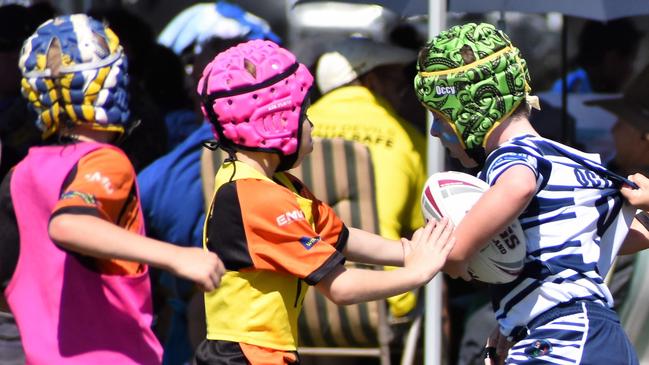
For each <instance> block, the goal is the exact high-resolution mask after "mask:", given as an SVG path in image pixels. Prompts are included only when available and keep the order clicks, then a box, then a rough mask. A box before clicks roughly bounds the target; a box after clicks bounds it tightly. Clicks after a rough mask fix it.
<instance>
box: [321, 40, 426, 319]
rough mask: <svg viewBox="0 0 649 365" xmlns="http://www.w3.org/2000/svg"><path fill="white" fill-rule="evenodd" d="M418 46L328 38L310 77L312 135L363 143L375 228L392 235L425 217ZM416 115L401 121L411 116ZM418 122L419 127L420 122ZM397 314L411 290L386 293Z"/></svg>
mask: <svg viewBox="0 0 649 365" xmlns="http://www.w3.org/2000/svg"><path fill="white" fill-rule="evenodd" d="M416 57H417V55H416V52H415V51H413V50H410V49H406V48H401V47H397V46H393V45H388V44H386V43H379V42H376V41H372V40H369V39H361V38H350V39H345V40H343V41H341V42H338V43H334V44H333V46H332V47H331V48H330V51H328V52H325V53H324V54H323V55H322V56H320V57H319V59H318V62H317V64H316V72H315V77H316V84H317V85H318V88H319V90H320V92H321V93H322V94H323V95H322V97H321V98H320V99H318V100H317V101H316V102H315V103H314V104H313V105H312V106H311V108H310V109H309V118H310V119H311V121H312V122H313V125H314V128H313V135H314V136H315V137H321V138H343V139H347V140H353V141H358V142H361V143H363V144H365V145H367V146H368V148H369V150H370V153H371V155H372V160H373V161H374V176H375V180H374V181H375V183H376V202H377V209H378V218H379V225H380V234H381V235H382V236H384V237H386V238H390V239H398V238H399V237H402V236H403V237H407V236H409V235H410V234H411V233H412V232H413V231H414V230H415V229H416V228H417V227H420V226H421V225H422V224H423V217H422V214H421V209H420V204H419V197H420V194H421V190H422V188H423V184H424V182H425V181H426V158H425V156H426V138H425V136H424V135H423V133H421V132H420V131H419V130H420V128H418V127H417V125H423V124H425V114H424V112H423V111H424V109H423V108H422V107H421V105H419V104H418V103H417V102H416V98H415V96H414V94H412V93H413V91H412V87H411V81H412V76H413V75H414V72H413V71H412V70H414V61H415V59H416ZM417 110H419V111H420V113H419V117H420V118H421V119H419V120H406V119H405V118H404V116H403V115H400V112H403V114H406V113H407V116H412V115H413V114H415V115H416V111H417ZM421 129H423V128H421ZM389 302H390V309H391V313H392V314H393V315H394V316H397V317H400V316H404V315H406V314H407V313H408V312H410V311H411V310H412V309H413V308H414V306H415V304H416V296H415V295H414V293H406V294H403V295H401V296H399V297H395V298H390V299H389Z"/></svg>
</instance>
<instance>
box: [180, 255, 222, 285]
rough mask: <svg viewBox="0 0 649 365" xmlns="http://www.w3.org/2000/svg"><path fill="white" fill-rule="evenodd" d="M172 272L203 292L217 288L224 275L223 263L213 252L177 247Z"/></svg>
mask: <svg viewBox="0 0 649 365" xmlns="http://www.w3.org/2000/svg"><path fill="white" fill-rule="evenodd" d="M179 248H180V249H179V250H178V253H177V256H176V258H175V259H174V262H173V264H172V265H173V266H172V270H171V271H172V272H173V273H174V274H176V275H178V276H181V277H183V278H185V279H188V280H191V281H194V282H196V283H197V284H198V285H199V286H200V287H201V289H202V290H203V291H206V292H210V291H212V290H214V289H216V288H218V287H219V285H220V284H221V277H222V276H223V274H224V273H225V267H224V266H223V262H221V260H220V259H219V257H218V256H217V255H216V254H215V253H214V252H209V251H205V250H203V249H202V248H198V247H179Z"/></svg>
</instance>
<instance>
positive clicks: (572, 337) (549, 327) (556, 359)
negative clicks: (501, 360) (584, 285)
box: [506, 301, 638, 365]
mask: <svg viewBox="0 0 649 365" xmlns="http://www.w3.org/2000/svg"><path fill="white" fill-rule="evenodd" d="M506 364H526V365H529V364H606V365H617V364H619V365H634V364H638V358H637V356H636V353H635V350H634V349H633V346H632V345H631V342H630V341H629V338H628V337H627V335H626V333H624V330H623V329H622V326H621V325H620V320H619V318H618V316H617V314H616V313H615V312H614V311H613V310H612V309H609V308H606V307H604V306H602V305H600V304H597V303H593V302H586V301H578V302H574V303H571V304H568V305H565V306H558V307H555V308H552V309H550V310H549V311H547V312H545V313H543V314H541V315H540V316H538V317H536V318H534V319H533V320H532V321H530V323H529V324H528V326H527V335H526V336H524V337H523V338H522V339H520V340H519V341H517V342H516V343H515V344H514V346H513V347H512V348H511V349H510V350H509V354H508V356H507V361H506Z"/></svg>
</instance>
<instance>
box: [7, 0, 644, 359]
mask: <svg viewBox="0 0 649 365" xmlns="http://www.w3.org/2000/svg"><path fill="white" fill-rule="evenodd" d="M369 2H371V1H368V3H369ZM422 2H423V1H422ZM79 12H83V13H86V14H89V15H90V16H92V17H94V18H95V19H98V20H100V21H103V22H106V23H107V24H109V26H110V27H111V28H112V29H113V30H114V31H115V33H116V34H117V36H118V37H119V38H120V41H121V43H122V44H123V46H124V49H125V53H126V55H127V57H128V68H129V74H130V83H129V89H130V90H129V91H130V95H131V98H130V101H129V107H130V109H131V113H132V115H134V116H135V118H137V119H138V120H139V125H138V127H137V128H135V129H134V130H133V131H132V133H131V134H130V136H129V137H128V138H127V139H126V140H124V142H123V143H122V144H121V145H120V147H121V148H122V149H124V151H125V152H126V153H127V155H128V156H129V158H130V159H131V161H132V163H133V165H134V166H135V168H136V171H138V182H139V184H140V190H141V199H142V206H143V209H144V212H145V217H146V223H147V232H148V234H149V235H151V236H152V237H156V238H160V239H163V240H165V241H169V242H173V243H177V244H180V245H195V246H200V245H201V237H202V223H203V219H204V215H205V213H204V209H205V208H204V205H205V199H204V196H203V192H204V188H203V186H204V179H205V177H204V176H202V172H203V170H202V167H201V155H202V151H203V147H202V146H203V143H204V142H205V141H208V140H210V139H212V138H213V137H212V131H211V128H210V126H209V124H208V123H205V122H204V121H203V120H202V114H201V113H200V110H199V109H198V108H199V100H198V96H197V94H196V92H195V88H196V86H195V85H196V82H197V80H198V78H200V72H201V70H202V69H203V67H204V66H205V65H206V64H207V63H208V62H209V61H210V60H211V59H212V58H213V57H214V56H215V55H216V54H217V53H218V52H220V51H221V50H224V49H226V48H228V47H230V46H232V45H235V44H237V43H239V42H242V41H245V40H249V39H270V40H273V41H276V42H278V43H280V44H282V45H284V46H285V47H287V48H289V49H291V50H292V51H293V52H294V53H295V54H296V55H297V56H298V58H299V60H300V61H301V62H302V63H305V64H307V65H308V66H310V68H311V71H312V73H313V74H314V75H315V77H316V84H317V86H318V87H317V89H314V90H313V91H312V94H311V99H312V108H311V110H310V112H309V117H310V119H311V120H312V122H313V123H314V126H315V127H314V135H315V136H317V137H321V138H325V139H331V138H343V139H347V140H352V141H356V142H360V143H362V144H365V145H367V146H368V148H369V150H370V152H371V155H372V160H373V163H374V182H375V184H376V205H377V214H378V219H379V226H380V227H379V232H380V233H381V234H382V235H384V236H386V237H389V238H398V237H401V236H404V235H405V236H407V235H409V234H410V233H412V231H414V230H415V229H416V228H417V227H418V226H420V225H421V224H423V219H422V217H421V214H420V210H419V196H420V193H421V188H422V186H423V183H424V181H425V179H426V177H427V175H430V173H431V172H430V171H427V169H426V166H427V162H426V161H427V159H428V156H427V144H428V143H429V141H428V138H427V135H428V133H427V128H426V122H427V120H426V114H425V112H424V109H423V108H422V107H421V106H420V105H418V102H417V101H416V98H415V96H414V94H413V90H412V80H413V76H414V74H415V72H416V70H415V68H414V67H415V60H416V57H417V51H418V50H419V48H420V47H421V46H422V45H423V44H425V42H426V40H427V39H428V38H429V36H430V35H429V34H428V19H429V18H428V14H427V13H421V14H414V15H413V16H404V14H402V13H398V12H395V11H394V10H393V9H390V8H384V7H380V6H376V5H368V4H349V3H344V2H327V1H308V2H305V3H303V4H296V3H295V0H264V1H258V0H256V1H255V0H238V1H235V0H230V1H216V2H213V1H212V2H197V1H190V0H173V1H172V0H61V1H53V0H52V1H47V0H43V1H39V0H31V1H30V0H23V1H19V0H16V1H10V0H4V1H3V0H0V70H1V71H0V72H1V75H2V77H0V143H1V144H2V153H1V155H0V178H1V177H3V176H4V175H5V174H6V173H7V172H8V171H9V169H10V168H11V167H12V166H14V165H15V164H16V163H17V162H18V161H20V160H21V159H22V158H23V157H24V156H25V154H26V153H27V150H28V148H29V147H31V146H35V145H38V144H39V143H41V140H40V131H39V130H38V129H37V128H36V126H35V125H34V120H35V118H36V117H35V115H34V114H33V111H31V110H29V108H28V107H27V103H26V101H25V100H24V98H23V97H22V96H21V95H20V82H21V74H20V70H19V68H18V57H19V53H20V49H21V47H22V44H23V41H24V40H25V39H26V38H27V37H28V36H29V35H31V34H32V33H33V32H34V30H35V29H36V27H38V25H39V24H41V23H43V22H44V21H46V20H47V19H50V18H52V17H54V16H56V15H59V14H71V13H79ZM444 18H445V21H446V24H447V25H448V26H451V25H454V24H461V23H466V22H478V21H486V22H490V23H493V24H496V25H497V26H499V27H503V28H506V30H507V33H508V34H509V35H510V36H511V37H512V40H513V42H514V43H515V44H517V45H518V47H519V48H520V49H521V52H522V54H523V56H524V58H525V59H526V60H527V63H528V67H529V69H530V73H531V79H532V85H531V86H532V88H533V92H534V93H536V94H538V95H539V96H540V98H541V106H542V110H541V111H535V112H534V113H533V114H532V122H533V123H534V124H535V127H537V128H538V130H539V131H540V132H541V133H542V135H543V136H545V137H548V138H552V139H555V140H558V141H562V142H567V143H569V144H571V145H573V146H578V147H580V148H582V149H584V150H586V151H588V152H593V153H599V154H601V157H602V160H603V161H604V162H606V163H607V164H608V165H609V167H611V168H612V169H613V170H615V171H617V172H619V173H621V174H624V175H628V174H630V173H634V172H643V173H645V174H647V173H649V134H648V133H649V71H647V69H646V68H645V66H646V65H647V64H649V43H648V42H649V38H648V37H645V34H646V33H647V31H648V30H649V22H647V19H648V18H647V15H644V14H637V15H635V16H631V17H624V18H617V19H610V20H609V21H607V22H600V21H597V20H592V19H587V18H582V17H572V16H564V15H562V14H560V13H556V12H549V13H537V14H527V13H522V12H499V11H492V12H486V13H470V12H454V11H448V12H447V13H446V14H445V16H444ZM562 76H565V77H562ZM318 168H322V169H324V168H326V166H320V167H318ZM334 168H335V163H334ZM445 168H446V169H454V170H460V169H461V167H460V165H459V164H458V163H457V162H455V161H452V160H450V159H447V161H446V166H445ZM0 239H2V238H1V237H0ZM643 260H644V258H643V257H642V256H639V257H629V258H624V259H621V260H619V261H618V264H617V267H616V270H615V275H614V276H613V277H612V278H610V284H611V287H612V289H613V292H614V295H615V296H616V299H617V301H618V309H619V310H620V311H621V312H622V313H627V314H628V315H627V316H626V317H625V316H624V315H622V318H623V320H624V318H628V317H629V316H630V315H631V314H629V313H631V312H632V311H634V310H636V309H637V308H636V307H637V306H636V305H635V304H634V303H638V302H640V301H642V298H643V297H642V294H641V293H640V291H641V289H642V281H641V278H642V277H643V276H644V275H642V274H643V272H642V270H644V268H645V266H644V261H643ZM152 282H153V283H154V295H155V303H154V305H155V309H156V322H155V330H156V334H157V335H158V336H159V338H160V341H161V342H162V343H163V344H164V346H165V355H164V361H165V364H184V363H188V361H189V359H190V358H191V355H192V352H193V349H194V348H195V346H196V345H197V344H198V342H199V341H200V340H201V339H202V337H203V336H204V328H203V326H204V320H203V318H202V316H203V315H204V314H203V313H202V305H201V300H202V295H201V294H200V293H198V292H197V291H196V290H194V288H193V287H192V285H191V284H190V283H188V282H184V281H181V280H179V279H177V278H174V277H172V276H171V275H169V274H167V273H164V272H158V271H154V272H153V273H152ZM486 290H487V288H486V287H484V286H482V285H480V284H479V283H466V282H462V281H456V280H451V279H448V278H446V279H445V285H444V298H445V300H444V308H443V310H442V315H443V319H444V321H443V336H442V338H443V347H444V350H443V358H444V362H446V363H448V364H473V363H479V362H481V361H482V360H481V359H480V358H479V354H480V349H481V347H482V346H483V343H482V342H480V341H482V339H484V338H485V337H486V334H485V333H484V331H488V330H490V329H491V328H492V325H491V323H493V319H491V322H489V321H490V318H491V317H493V316H491V317H490V312H489V311H490V310H489V307H488V306H486V305H485V304H486V303H487V298H488V295H487V292H486ZM629 298H631V299H629ZM386 305H387V306H388V308H389V310H388V314H387V322H388V325H387V328H388V331H389V332H390V334H389V336H387V338H388V340H377V339H376V338H375V339H373V340H372V341H370V342H372V343H370V344H358V347H359V348H363V347H364V346H366V347H372V346H381V345H383V346H384V347H385V348H387V349H388V350H389V351H390V356H387V358H388V361H392V362H393V363H397V362H402V363H403V362H405V363H408V361H410V362H415V363H419V362H421V359H422V346H421V338H422V336H420V335H418V333H420V332H421V327H420V322H419V320H420V319H421V315H422V312H423V305H422V296H421V295H420V293H408V294H406V295H403V296H401V297H398V298H397V297H395V298H391V299H390V300H389V304H386ZM625 306H626V307H625ZM634 308H636V309H634ZM305 311H306V312H308V310H305ZM307 315H308V313H307ZM428 315H431V313H428ZM361 317H362V316H361ZM337 318H339V319H340V318H343V316H340V317H337ZM345 318H346V317H345ZM343 320H345V319H344V318H343ZM487 322H488V323H487ZM413 323H414V324H413ZM320 325H321V326H322V325H323V322H322V320H321V322H320ZM338 326H339V327H342V328H347V327H349V328H353V327H355V326H361V327H362V326H363V325H362V324H354V323H352V324H344V323H343V324H339V325H338ZM467 329H469V330H468V331H467ZM374 330H376V328H374ZM633 330H635V331H636V332H637V333H638V334H640V333H642V329H638V328H635V329H633ZM316 331H323V329H322V327H320V328H318V329H317V330H316ZM350 331H351V329H350ZM638 336H640V335H638ZM307 337H308V336H307ZM324 337H326V336H324ZM631 337H632V339H633V333H631ZM303 338H304V337H303ZM383 338H386V337H385V336H384V337H383ZM377 342H379V343H378V344H377ZM381 342H383V343H381ZM413 343H414V345H412V344H413ZM636 345H638V344H637V343H636ZM313 346H317V347H323V345H322V344H317V343H316V344H313ZM638 346H640V345H638ZM408 348H412V349H414V350H413V351H414V352H413V353H408V354H406V352H407V350H406V349H408ZM332 351H333V352H332V353H335V350H332ZM638 352H639V355H641V357H642V355H643V354H644V351H643V350H641V349H638ZM352 353H353V351H352ZM303 354H305V355H304V357H305V358H304V361H305V362H307V363H330V361H331V360H322V359H321V358H320V357H319V356H312V355H309V353H308V352H303ZM328 354H329V355H331V353H328ZM329 355H328V356H329ZM356 355H358V354H356ZM383 355H385V352H383ZM380 358H381V356H377V359H373V360H371V359H369V358H358V359H360V360H355V358H353V357H351V358H341V360H336V361H338V362H342V363H344V362H345V361H349V363H363V364H367V363H371V361H376V363H379V362H381V363H382V364H385V363H386V357H385V356H383V360H380ZM404 358H405V360H404ZM23 362H24V360H23V359H22V357H21V348H20V338H19V336H18V334H17V331H16V330H15V325H14V324H13V322H12V319H11V315H10V314H8V313H2V317H0V364H20V363H23Z"/></svg>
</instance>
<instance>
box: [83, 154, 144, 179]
mask: <svg viewBox="0 0 649 365" xmlns="http://www.w3.org/2000/svg"><path fill="white" fill-rule="evenodd" d="M76 168H77V171H78V172H81V173H92V174H95V173H102V174H103V173H105V174H107V175H111V176H123V178H126V179H129V180H130V179H132V178H134V176H135V170H134V169H133V165H132V164H131V161H130V160H129V158H128V156H126V154H125V153H124V152H123V151H122V150H120V149H118V148H116V147H112V146H102V147H99V148H97V149H95V150H92V151H90V152H88V153H87V154H85V155H84V156H83V157H81V159H79V162H78V163H77V167H76Z"/></svg>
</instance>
